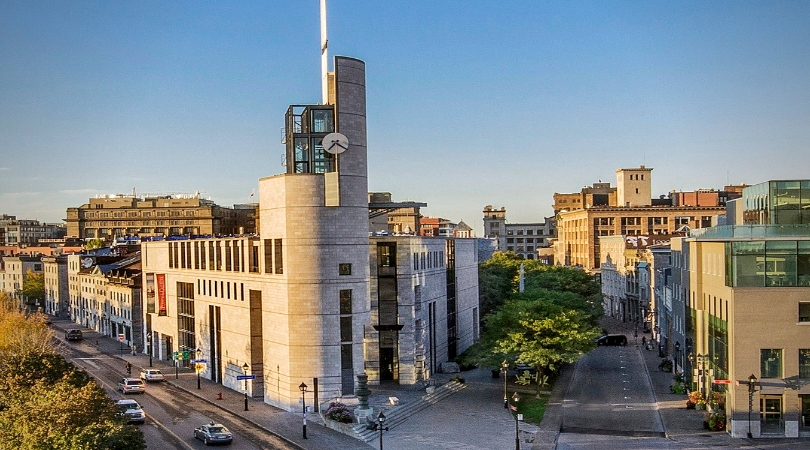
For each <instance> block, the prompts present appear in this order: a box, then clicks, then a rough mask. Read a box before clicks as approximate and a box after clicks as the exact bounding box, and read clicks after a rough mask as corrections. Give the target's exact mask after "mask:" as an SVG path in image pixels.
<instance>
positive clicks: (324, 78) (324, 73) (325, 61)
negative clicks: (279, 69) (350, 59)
mask: <svg viewBox="0 0 810 450" xmlns="http://www.w3.org/2000/svg"><path fill="white" fill-rule="evenodd" d="M328 42H329V39H327V38H326V0H321V96H322V97H323V102H322V103H323V104H324V105H326V104H328V103H329V80H328V77H329V55H328V54H327V53H328V52H327V51H326V45H327V43H328Z"/></svg>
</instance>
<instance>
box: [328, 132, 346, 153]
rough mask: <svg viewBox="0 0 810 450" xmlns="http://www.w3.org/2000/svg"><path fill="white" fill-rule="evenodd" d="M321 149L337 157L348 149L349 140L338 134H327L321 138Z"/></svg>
mask: <svg viewBox="0 0 810 450" xmlns="http://www.w3.org/2000/svg"><path fill="white" fill-rule="evenodd" d="M322 142H323V149H324V150H326V151H327V152H328V153H331V154H333V155H339V154H341V153H343V152H345V151H346V150H348V149H349V139H348V138H346V136H344V135H342V134H340V133H329V134H327V135H326V136H324V137H323V141H322Z"/></svg>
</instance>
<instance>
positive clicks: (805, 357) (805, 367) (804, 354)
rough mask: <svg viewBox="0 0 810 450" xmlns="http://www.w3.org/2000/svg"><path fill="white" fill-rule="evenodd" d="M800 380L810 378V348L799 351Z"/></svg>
mask: <svg viewBox="0 0 810 450" xmlns="http://www.w3.org/2000/svg"><path fill="white" fill-rule="evenodd" d="M799 378H810V348H800V349H799Z"/></svg>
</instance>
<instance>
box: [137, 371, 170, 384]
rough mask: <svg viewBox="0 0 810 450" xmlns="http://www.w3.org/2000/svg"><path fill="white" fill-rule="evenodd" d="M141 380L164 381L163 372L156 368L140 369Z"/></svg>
mask: <svg viewBox="0 0 810 450" xmlns="http://www.w3.org/2000/svg"><path fill="white" fill-rule="evenodd" d="M141 380H143V381H166V378H165V377H164V376H163V373H162V372H161V371H160V370H158V369H143V370H141Z"/></svg>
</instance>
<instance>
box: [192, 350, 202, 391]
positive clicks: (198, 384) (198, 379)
mask: <svg viewBox="0 0 810 450" xmlns="http://www.w3.org/2000/svg"><path fill="white" fill-rule="evenodd" d="M194 356H196V357H197V362H196V363H194V370H196V371H197V389H201V388H200V367H201V364H200V358H201V356H202V350H200V347H197V351H196V352H194Z"/></svg>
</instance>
